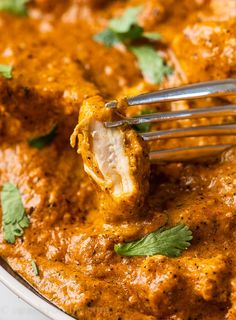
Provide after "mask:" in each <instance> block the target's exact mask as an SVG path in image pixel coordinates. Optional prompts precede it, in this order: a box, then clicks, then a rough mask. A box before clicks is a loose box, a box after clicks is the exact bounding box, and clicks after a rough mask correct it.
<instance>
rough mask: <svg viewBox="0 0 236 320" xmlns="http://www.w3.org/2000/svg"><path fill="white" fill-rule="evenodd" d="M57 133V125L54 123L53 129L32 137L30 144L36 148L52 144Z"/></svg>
mask: <svg viewBox="0 0 236 320" xmlns="http://www.w3.org/2000/svg"><path fill="white" fill-rule="evenodd" d="M56 135H57V125H54V126H53V127H52V129H51V130H50V131H49V132H47V133H46V134H45V135H42V136H39V137H35V138H32V139H30V140H29V141H28V143H29V145H30V146H31V147H33V148H36V149H43V148H44V147H46V146H47V145H49V144H51V143H52V142H53V140H54V139H55V137H56Z"/></svg>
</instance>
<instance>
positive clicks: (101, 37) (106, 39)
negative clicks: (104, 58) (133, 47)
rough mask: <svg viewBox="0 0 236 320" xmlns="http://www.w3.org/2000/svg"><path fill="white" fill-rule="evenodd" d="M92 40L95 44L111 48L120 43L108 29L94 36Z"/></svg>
mask: <svg viewBox="0 0 236 320" xmlns="http://www.w3.org/2000/svg"><path fill="white" fill-rule="evenodd" d="M93 39H94V40H95V41H97V42H100V43H104V44H105V45H106V46H107V47H113V46H114V44H116V43H118V42H120V39H119V37H118V36H117V35H116V33H115V32H113V31H112V30H110V29H105V30H104V31H102V32H100V33H97V34H95V36H94V37H93Z"/></svg>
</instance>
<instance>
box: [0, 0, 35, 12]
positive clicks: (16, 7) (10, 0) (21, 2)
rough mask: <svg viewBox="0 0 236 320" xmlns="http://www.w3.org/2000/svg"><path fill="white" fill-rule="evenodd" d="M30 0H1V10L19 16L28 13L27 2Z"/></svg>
mask: <svg viewBox="0 0 236 320" xmlns="http://www.w3.org/2000/svg"><path fill="white" fill-rule="evenodd" d="M29 1H30V0H1V1H0V11H6V12H9V13H13V14H16V15H18V16H26V15H27V6H26V5H27V3H28V2H29Z"/></svg>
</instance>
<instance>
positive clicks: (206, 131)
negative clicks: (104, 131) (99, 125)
mask: <svg viewBox="0 0 236 320" xmlns="http://www.w3.org/2000/svg"><path fill="white" fill-rule="evenodd" d="M226 95H236V79H225V80H215V81H208V82H201V83H196V84H191V85H187V86H182V87H179V88H171V89H165V90H159V91H154V92H150V93H144V94H140V95H137V96H134V97H128V98H126V101H127V105H128V106H137V105H142V104H152V103H157V102H171V101H177V100H192V99H199V98H208V97H223V96H226ZM105 107H106V108H110V109H116V108H117V107H118V101H117V100H112V101H110V102H107V103H106V104H105ZM234 115H236V104H231V105H223V106H215V107H208V108H198V109H189V110H182V111H169V112H158V113H152V114H145V115H140V116H136V117H133V118H124V119H121V120H118V121H114V122H105V123H104V125H105V127H107V128H114V127H119V126H122V125H124V124H129V125H139V124H142V123H151V122H155V123H157V122H164V121H173V120H182V119H196V118H211V117H225V116H234ZM139 134H140V136H141V137H142V138H143V139H144V140H145V141H153V140H158V139H170V138H174V139H176V138H186V137H199V136H219V135H234V134H236V124H221V125H207V126H197V127H188V128H180V129H170V130H160V131H155V132H141V133H139ZM235 145H236V144H233V143H232V144H217V145H204V146H195V147H184V148H175V149H167V150H157V151H151V152H150V160H153V161H155V162H174V161H185V160H193V159H197V158H200V157H204V156H211V155H217V154H219V153H221V152H223V151H225V150H227V149H229V148H231V147H233V146H235Z"/></svg>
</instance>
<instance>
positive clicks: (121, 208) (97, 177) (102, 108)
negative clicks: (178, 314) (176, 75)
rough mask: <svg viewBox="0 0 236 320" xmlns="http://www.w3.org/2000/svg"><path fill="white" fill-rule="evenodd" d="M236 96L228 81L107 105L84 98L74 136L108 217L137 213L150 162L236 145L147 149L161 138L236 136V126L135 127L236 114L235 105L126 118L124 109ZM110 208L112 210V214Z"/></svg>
mask: <svg viewBox="0 0 236 320" xmlns="http://www.w3.org/2000/svg"><path fill="white" fill-rule="evenodd" d="M235 94H236V80H235V79H226V80H218V81H210V82H204V83H198V84H193V85H188V86H184V87H180V88H173V89H166V90H161V91H156V92H151V93H146V94H141V95H138V96H136V97H130V98H126V99H123V100H120V101H111V102H108V103H106V104H104V102H103V100H102V99H101V98H100V97H93V98H90V99H88V100H86V101H85V102H84V103H83V105H82V108H81V110H80V116H79V124H78V125H77V127H76V128H75V131H74V133H73V135H72V137H71V144H72V146H75V143H76V138H77V136H78V140H79V149H78V151H79V152H80V153H81V155H82V158H83V162H84V169H85V171H86V172H87V173H88V174H89V175H90V176H91V178H92V179H93V180H94V181H95V182H96V183H97V185H98V186H99V187H100V189H101V190H102V191H105V192H103V193H101V194H102V201H101V204H102V205H103V209H104V210H103V211H104V212H107V213H108V215H107V216H108V217H113V218H115V220H119V219H122V220H127V219H129V218H130V217H133V216H135V215H136V213H137V211H138V209H140V208H141V207H142V205H143V204H144V200H145V196H146V194H147V192H148V176H149V160H151V161H155V162H173V161H174V162H179V161H185V160H192V159H195V158H199V157H203V156H209V155H216V154H218V153H220V152H222V151H224V150H227V149H228V148H230V147H232V146H234V145H235V144H234V143H232V144H219V145H205V146H196V147H185V146H184V147H183V148H176V149H167V150H154V151H153V150H152V151H151V152H149V153H148V147H147V146H148V143H147V142H148V141H153V140H157V139H170V138H175V139H176V138H184V137H199V136H210V135H213V136H217V135H222V136H224V135H232V134H233V135H235V134H236V124H225V125H224V124H222V125H207V126H197V127H190V128H180V129H170V130H160V131H155V132H146V133H137V132H135V131H134V130H133V129H132V125H137V124H141V123H149V122H156V123H157V122H163V121H172V120H180V119H191V118H192V119H193V118H209V117H224V116H229V115H230V116H234V115H235V114H236V105H225V106H216V107H209V108H198V109H190V110H184V111H175V112H174V111H173V112H159V113H154V114H148V115H142V116H139V117H135V118H126V117H125V116H124V114H123V113H125V109H126V108H127V107H129V106H133V105H142V104H148V103H156V102H165V101H176V100H188V99H196V98H203V97H215V96H225V95H235ZM111 211H112V213H111Z"/></svg>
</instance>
